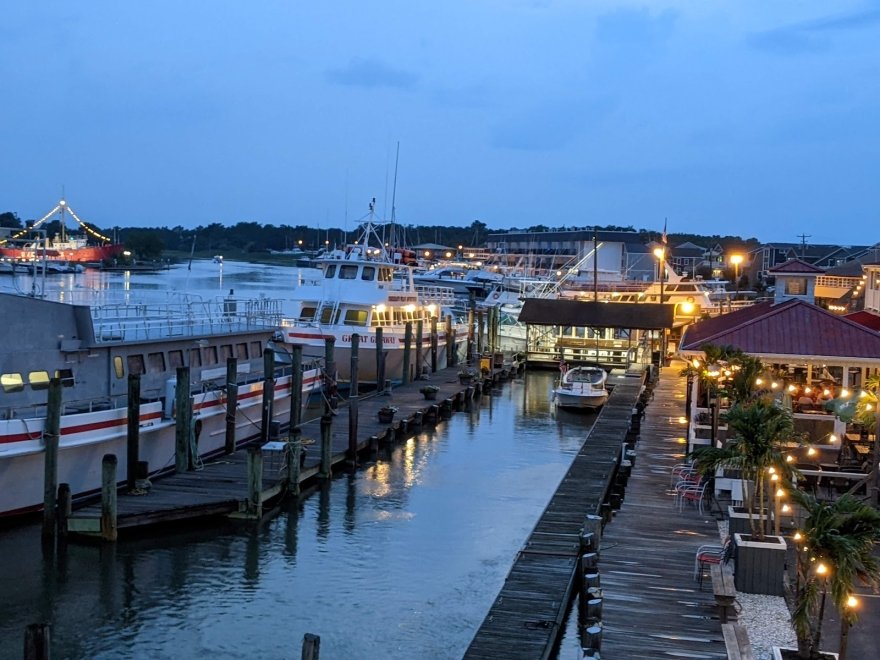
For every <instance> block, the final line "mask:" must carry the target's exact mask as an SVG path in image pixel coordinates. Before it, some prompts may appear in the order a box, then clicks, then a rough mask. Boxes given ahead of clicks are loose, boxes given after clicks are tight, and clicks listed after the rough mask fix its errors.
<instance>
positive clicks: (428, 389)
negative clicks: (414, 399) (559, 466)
mask: <svg viewBox="0 0 880 660" xmlns="http://www.w3.org/2000/svg"><path fill="white" fill-rule="evenodd" d="M439 391H440V388H439V387H437V386H436V385H425V386H424V387H423V388H421V389H420V390H419V392H421V393H422V394H423V395H424V396H425V400H426V401H434V400H435V399H436V398H437V392H439Z"/></svg>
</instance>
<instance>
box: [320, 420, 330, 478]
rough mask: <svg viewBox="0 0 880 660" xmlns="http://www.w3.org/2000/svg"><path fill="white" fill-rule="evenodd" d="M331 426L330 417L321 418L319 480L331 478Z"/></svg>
mask: <svg viewBox="0 0 880 660" xmlns="http://www.w3.org/2000/svg"><path fill="white" fill-rule="evenodd" d="M332 425H333V417H332V415H322V416H321V467H320V470H319V472H318V478H319V479H329V478H330V477H331V472H332V470H331V467H330V460H331V458H332V456H331V449H332V448H331V445H330V441H331V434H330V430H331V426H332Z"/></svg>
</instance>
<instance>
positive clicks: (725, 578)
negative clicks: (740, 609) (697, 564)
mask: <svg viewBox="0 0 880 660" xmlns="http://www.w3.org/2000/svg"><path fill="white" fill-rule="evenodd" d="M709 573H710V574H711V575H712V592H713V593H714V595H715V603H716V604H717V605H718V611H719V614H720V618H721V623H727V622H728V621H736V620H737V613H736V586H734V584H733V571H731V569H730V566H729V565H727V564H713V565H712V566H710V567H709Z"/></svg>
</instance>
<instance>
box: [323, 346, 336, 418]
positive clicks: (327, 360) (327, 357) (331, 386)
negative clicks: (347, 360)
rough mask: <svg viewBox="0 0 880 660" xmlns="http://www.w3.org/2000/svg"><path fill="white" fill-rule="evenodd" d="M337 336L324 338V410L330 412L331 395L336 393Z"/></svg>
mask: <svg viewBox="0 0 880 660" xmlns="http://www.w3.org/2000/svg"><path fill="white" fill-rule="evenodd" d="M335 347H336V337H325V338H324V412H325V413H329V412H330V397H331V396H335V395H336V355H335V350H334V349H335Z"/></svg>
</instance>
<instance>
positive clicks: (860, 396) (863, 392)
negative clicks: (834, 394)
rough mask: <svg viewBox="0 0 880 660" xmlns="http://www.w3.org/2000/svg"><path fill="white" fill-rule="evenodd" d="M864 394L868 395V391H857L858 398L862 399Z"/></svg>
mask: <svg viewBox="0 0 880 660" xmlns="http://www.w3.org/2000/svg"><path fill="white" fill-rule="evenodd" d="M866 396H868V393H867V392H866V391H865V390H862V391H861V392H859V398H860V399H864V398H865V397H866Z"/></svg>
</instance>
